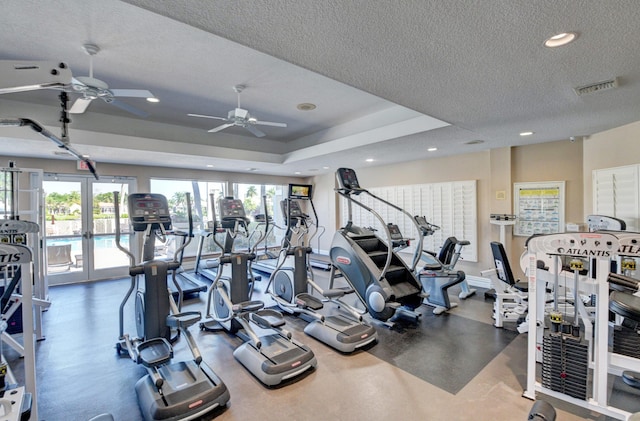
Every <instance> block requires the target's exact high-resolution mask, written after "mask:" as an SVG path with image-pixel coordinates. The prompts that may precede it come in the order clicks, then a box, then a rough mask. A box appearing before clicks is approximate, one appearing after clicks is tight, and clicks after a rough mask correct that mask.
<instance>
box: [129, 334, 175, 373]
mask: <svg viewBox="0 0 640 421" xmlns="http://www.w3.org/2000/svg"><path fill="white" fill-rule="evenodd" d="M136 354H137V355H138V358H137V361H136V362H137V363H138V364H142V365H144V366H145V367H157V366H159V365H162V364H165V363H168V362H169V361H170V360H171V358H173V348H172V347H171V344H169V341H167V340H166V339H165V338H154V339H149V340H148V341H144V342H142V343H140V344H139V345H138V346H137V347H136Z"/></svg>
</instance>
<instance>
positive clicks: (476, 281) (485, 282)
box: [466, 275, 492, 289]
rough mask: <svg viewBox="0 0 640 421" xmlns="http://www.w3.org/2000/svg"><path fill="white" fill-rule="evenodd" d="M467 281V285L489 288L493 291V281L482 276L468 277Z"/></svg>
mask: <svg viewBox="0 0 640 421" xmlns="http://www.w3.org/2000/svg"><path fill="white" fill-rule="evenodd" d="M466 279H467V283H468V284H469V285H471V286H473V287H478V288H487V289H491V288H492V287H491V279H489V278H483V277H481V276H473V275H467V276H466Z"/></svg>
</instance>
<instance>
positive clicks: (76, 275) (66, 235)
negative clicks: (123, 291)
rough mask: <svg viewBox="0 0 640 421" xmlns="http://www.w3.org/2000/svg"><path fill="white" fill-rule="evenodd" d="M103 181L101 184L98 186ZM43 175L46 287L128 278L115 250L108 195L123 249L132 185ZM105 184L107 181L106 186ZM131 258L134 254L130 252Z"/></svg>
mask: <svg viewBox="0 0 640 421" xmlns="http://www.w3.org/2000/svg"><path fill="white" fill-rule="evenodd" d="M103 179H104V180H103ZM103 179H101V180H95V179H93V178H89V177H80V176H63V175H56V174H45V177H44V182H43V188H44V192H45V215H46V223H45V229H46V255H47V277H48V279H49V284H50V285H56V284H63V283H72V282H82V281H93V280H98V279H108V278H114V277H119V276H122V277H125V276H128V271H127V268H128V266H129V260H128V258H127V257H126V255H125V254H124V253H123V252H121V251H120V250H118V248H117V247H116V244H115V227H116V225H115V224H116V223H117V222H116V220H115V208H114V203H113V192H114V191H118V192H119V193H120V198H121V200H120V203H119V205H120V216H121V220H120V221H119V222H118V223H119V224H120V228H121V232H122V233H123V234H124V235H123V236H122V238H121V242H122V244H123V245H124V246H125V247H129V224H128V219H127V208H126V200H127V196H128V194H129V192H131V191H133V188H134V180H133V179H131V178H122V177H103ZM107 180H108V181H107ZM134 253H135V250H134Z"/></svg>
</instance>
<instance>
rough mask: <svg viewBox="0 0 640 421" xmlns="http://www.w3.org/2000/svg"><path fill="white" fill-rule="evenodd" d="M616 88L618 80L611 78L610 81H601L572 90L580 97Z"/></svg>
mask: <svg viewBox="0 0 640 421" xmlns="http://www.w3.org/2000/svg"><path fill="white" fill-rule="evenodd" d="M617 87H618V78H617V77H616V78H613V79H611V80H603V81H602V82H598V83H592V84H590V85H585V86H579V87H577V88H574V89H573V90H574V91H575V92H576V95H578V96H582V95H587V94H593V93H596V92H600V91H605V90H607V89H613V88H617Z"/></svg>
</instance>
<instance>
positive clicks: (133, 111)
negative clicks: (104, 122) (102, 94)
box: [107, 99, 149, 117]
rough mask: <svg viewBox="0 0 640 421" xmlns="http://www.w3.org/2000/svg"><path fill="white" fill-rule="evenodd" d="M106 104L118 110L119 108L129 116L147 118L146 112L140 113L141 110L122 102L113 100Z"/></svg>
mask: <svg viewBox="0 0 640 421" xmlns="http://www.w3.org/2000/svg"><path fill="white" fill-rule="evenodd" d="M107 104H111V105H115V106H116V107H118V108H120V109H122V110H125V111H128V112H130V113H131V114H135V115H137V116H138V117H148V116H149V113H148V112H146V111H142V110H141V109H139V108H136V107H134V106H133V105H129V104H127V103H124V102H122V101H118V100H117V99H114V100H112V101H110V102H107Z"/></svg>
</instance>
